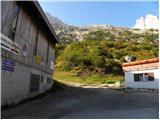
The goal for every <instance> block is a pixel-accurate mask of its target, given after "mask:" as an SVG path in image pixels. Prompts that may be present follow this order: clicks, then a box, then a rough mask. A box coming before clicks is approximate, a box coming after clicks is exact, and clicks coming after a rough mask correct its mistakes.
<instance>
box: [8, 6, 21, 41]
mask: <svg viewBox="0 0 160 120" xmlns="http://www.w3.org/2000/svg"><path fill="white" fill-rule="evenodd" d="M19 10H20V6H19V4H18V3H17V4H16V6H15V12H14V16H13V20H12V24H11V29H10V33H9V38H10V39H12V40H14V38H15V33H16V27H17V21H18V15H19Z"/></svg>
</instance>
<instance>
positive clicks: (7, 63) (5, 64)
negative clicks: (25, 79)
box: [2, 60, 15, 72]
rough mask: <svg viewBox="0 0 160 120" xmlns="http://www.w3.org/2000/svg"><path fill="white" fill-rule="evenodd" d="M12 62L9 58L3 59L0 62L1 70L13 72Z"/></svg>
mask: <svg viewBox="0 0 160 120" xmlns="http://www.w3.org/2000/svg"><path fill="white" fill-rule="evenodd" d="M14 66H15V64H14V62H13V61H11V60H3V62H2V70H5V71H10V72H14Z"/></svg>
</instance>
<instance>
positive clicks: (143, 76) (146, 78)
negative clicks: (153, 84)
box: [134, 73, 154, 82]
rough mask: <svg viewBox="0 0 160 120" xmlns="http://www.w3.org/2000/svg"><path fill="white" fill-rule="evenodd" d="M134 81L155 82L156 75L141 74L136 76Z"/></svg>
mask: <svg viewBox="0 0 160 120" xmlns="http://www.w3.org/2000/svg"><path fill="white" fill-rule="evenodd" d="M134 81H141V82H143V81H144V82H145V81H154V73H139V74H134Z"/></svg>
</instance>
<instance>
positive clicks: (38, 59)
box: [35, 55, 41, 64]
mask: <svg viewBox="0 0 160 120" xmlns="http://www.w3.org/2000/svg"><path fill="white" fill-rule="evenodd" d="M35 62H36V63H37V64H41V56H40V55H36V56H35Z"/></svg>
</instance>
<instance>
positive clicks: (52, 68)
mask: <svg viewBox="0 0 160 120" xmlns="http://www.w3.org/2000/svg"><path fill="white" fill-rule="evenodd" d="M50 69H51V70H54V62H53V61H51V64H50Z"/></svg>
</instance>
